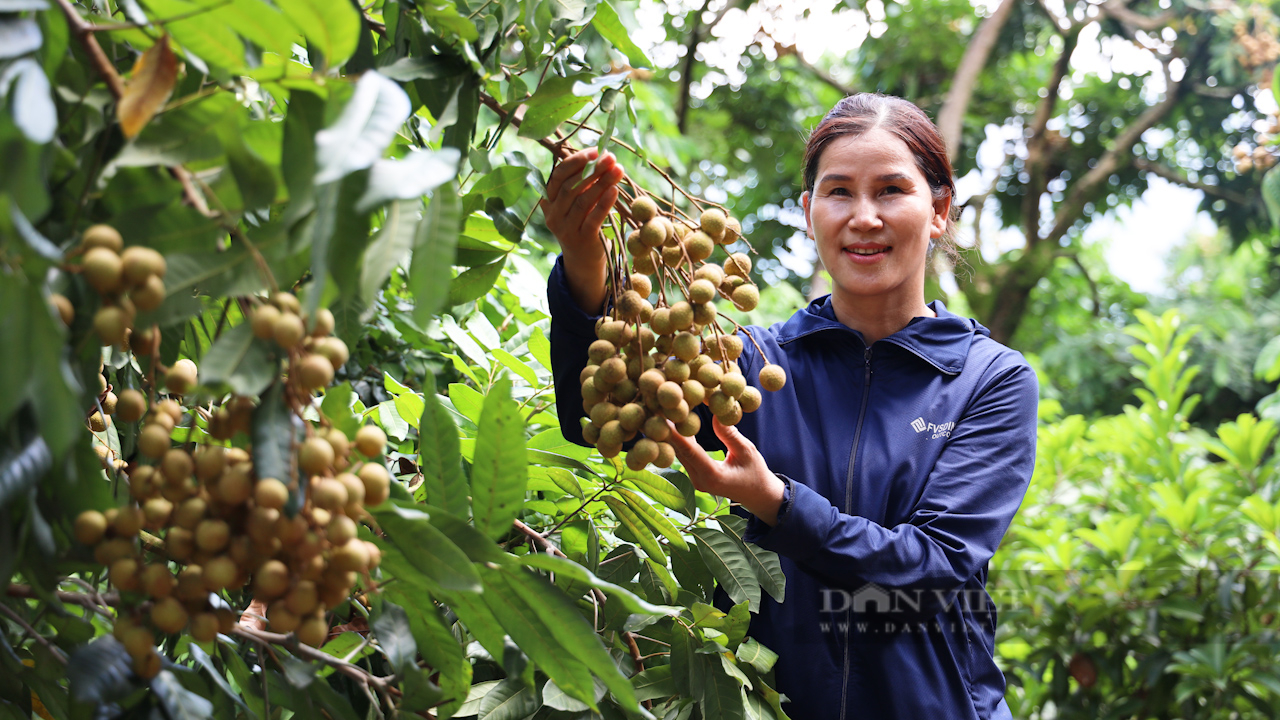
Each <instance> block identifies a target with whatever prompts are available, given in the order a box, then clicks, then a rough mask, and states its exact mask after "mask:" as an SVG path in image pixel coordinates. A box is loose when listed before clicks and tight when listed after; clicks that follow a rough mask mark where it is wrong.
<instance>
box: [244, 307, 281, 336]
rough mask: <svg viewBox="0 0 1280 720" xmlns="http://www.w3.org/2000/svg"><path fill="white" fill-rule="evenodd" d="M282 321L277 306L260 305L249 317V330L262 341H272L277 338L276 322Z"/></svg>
mask: <svg viewBox="0 0 1280 720" xmlns="http://www.w3.org/2000/svg"><path fill="white" fill-rule="evenodd" d="M279 319H280V309H279V308H277V307H276V306H275V305H259V306H258V307H256V308H254V310H253V315H251V316H250V317H249V328H250V330H251V331H252V332H253V336H254V337H256V338H258V339H260V340H271V339H272V338H274V337H275V332H276V321H277V320H279Z"/></svg>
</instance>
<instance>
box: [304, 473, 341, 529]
mask: <svg viewBox="0 0 1280 720" xmlns="http://www.w3.org/2000/svg"><path fill="white" fill-rule="evenodd" d="M311 503H312V504H313V505H315V506H316V507H317V508H319V509H323V510H328V511H330V512H332V511H335V510H341V509H342V508H343V507H344V506H346V504H347V488H346V487H345V486H344V485H343V484H342V483H340V482H338V481H337V480H334V479H332V478H323V477H322V478H318V479H316V480H314V481H313V482H312V483H311ZM317 524H321V525H322V524H324V523H322V522H319V521H317Z"/></svg>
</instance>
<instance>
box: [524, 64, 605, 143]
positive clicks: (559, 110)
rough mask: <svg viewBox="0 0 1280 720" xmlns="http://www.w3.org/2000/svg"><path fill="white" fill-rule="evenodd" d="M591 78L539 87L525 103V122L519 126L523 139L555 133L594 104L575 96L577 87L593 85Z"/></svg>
mask: <svg viewBox="0 0 1280 720" xmlns="http://www.w3.org/2000/svg"><path fill="white" fill-rule="evenodd" d="M591 79H592V78H591V76H590V75H586V74H582V75H572V76H570V77H558V76H557V77H550V78H547V79H546V80H545V81H543V83H542V84H541V85H539V86H538V90H537V92H535V93H534V94H533V97H531V98H529V101H528V102H527V103H526V104H527V106H528V109H527V110H526V111H525V115H524V120H523V122H522V123H521V124H520V133H519V134H520V137H526V138H530V139H532V140H538V139H541V138H544V137H547V136H548V135H550V134H551V133H553V132H555V130H556V128H557V127H559V126H560V123H562V122H564V121H565V120H568V119H569V118H571V117H573V115H574V114H575V113H577V112H578V111H579V110H581V109H582V108H584V107H586V106H587V104H588V103H590V102H591V99H590V98H586V97H578V96H577V95H574V94H573V86H574V83H577V82H579V81H584V80H585V81H587V82H590V81H591Z"/></svg>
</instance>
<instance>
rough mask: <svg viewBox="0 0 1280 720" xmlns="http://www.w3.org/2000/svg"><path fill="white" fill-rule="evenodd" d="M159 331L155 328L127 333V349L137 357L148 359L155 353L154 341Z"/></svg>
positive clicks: (136, 329) (139, 329)
mask: <svg viewBox="0 0 1280 720" xmlns="http://www.w3.org/2000/svg"><path fill="white" fill-rule="evenodd" d="M158 334H159V331H158V330H156V329H155V326H152V327H148V328H134V329H133V332H131V333H129V349H130V350H132V351H133V354H134V355H137V356H138V357H149V356H150V355H151V353H153V352H154V351H155V347H156V344H155V340H156V336H157V335H158Z"/></svg>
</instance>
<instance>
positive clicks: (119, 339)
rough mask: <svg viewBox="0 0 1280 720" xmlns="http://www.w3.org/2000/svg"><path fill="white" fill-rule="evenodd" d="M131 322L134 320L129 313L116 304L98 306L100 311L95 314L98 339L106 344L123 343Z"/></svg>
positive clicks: (94, 328)
mask: <svg viewBox="0 0 1280 720" xmlns="http://www.w3.org/2000/svg"><path fill="white" fill-rule="evenodd" d="M130 324H132V320H130V318H129V315H128V314H127V313H125V311H124V310H122V309H121V308H119V307H116V306H114V305H109V306H107V307H103V308H98V312H96V313H94V315H93V331H94V332H95V333H97V334H98V339H100V340H101V341H102V344H103V345H104V346H106V345H119V344H121V343H123V342H124V340H125V333H126V331H127V330H128V329H129V326H130Z"/></svg>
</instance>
